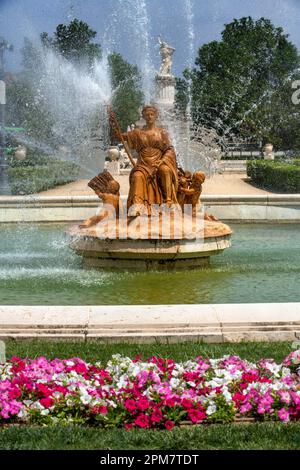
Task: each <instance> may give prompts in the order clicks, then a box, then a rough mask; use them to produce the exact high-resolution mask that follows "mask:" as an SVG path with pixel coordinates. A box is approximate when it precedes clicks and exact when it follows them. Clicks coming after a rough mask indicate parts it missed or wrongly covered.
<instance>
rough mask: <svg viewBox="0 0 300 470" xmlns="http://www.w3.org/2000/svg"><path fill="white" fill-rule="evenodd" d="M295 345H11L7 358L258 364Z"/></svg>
mask: <svg viewBox="0 0 300 470" xmlns="http://www.w3.org/2000/svg"><path fill="white" fill-rule="evenodd" d="M291 350H292V348H291V343H290V342H285V343H236V344H233V343H223V344H204V343H193V342H187V343H176V344H158V343H156V344H99V342H97V341H90V342H87V343H83V342H78V341H41V340H33V341H8V342H7V343H6V354H7V358H9V357H11V356H12V355H16V356H20V357H26V356H28V357H33V358H34V357H37V356H46V357H47V358H54V357H59V358H66V357H74V356H79V357H81V358H82V359H84V360H86V361H89V362H94V361H99V360H101V361H103V362H104V363H106V361H107V360H108V359H110V357H111V355H112V354H116V353H119V354H121V355H124V356H129V357H131V358H133V357H134V356H136V355H138V354H140V355H141V356H142V358H143V359H147V358H148V357H151V356H153V355H158V356H161V357H165V358H167V357H168V358H172V359H174V360H176V361H185V360H187V359H191V358H195V357H196V356H200V355H203V356H206V357H215V358H218V357H221V356H223V355H224V354H235V355H238V356H240V357H242V358H243V359H248V360H250V361H256V360H258V359H261V358H263V357H265V358H273V359H275V360H276V361H278V362H280V361H282V359H283V358H284V357H285V356H287V355H288V354H289V353H290V352H291Z"/></svg>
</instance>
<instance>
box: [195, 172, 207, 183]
mask: <svg viewBox="0 0 300 470" xmlns="http://www.w3.org/2000/svg"><path fill="white" fill-rule="evenodd" d="M204 181H205V173H203V171H195V173H193V179H192V183H193V184H196V185H197V184H202V183H204Z"/></svg>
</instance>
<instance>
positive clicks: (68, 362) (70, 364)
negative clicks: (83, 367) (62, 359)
mask: <svg viewBox="0 0 300 470" xmlns="http://www.w3.org/2000/svg"><path fill="white" fill-rule="evenodd" d="M66 365H67V366H74V365H75V362H73V361H66Z"/></svg>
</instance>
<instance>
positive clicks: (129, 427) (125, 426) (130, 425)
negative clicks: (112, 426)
mask: <svg viewBox="0 0 300 470" xmlns="http://www.w3.org/2000/svg"><path fill="white" fill-rule="evenodd" d="M124 428H125V429H126V431H129V429H132V428H133V424H132V423H125V424H124Z"/></svg>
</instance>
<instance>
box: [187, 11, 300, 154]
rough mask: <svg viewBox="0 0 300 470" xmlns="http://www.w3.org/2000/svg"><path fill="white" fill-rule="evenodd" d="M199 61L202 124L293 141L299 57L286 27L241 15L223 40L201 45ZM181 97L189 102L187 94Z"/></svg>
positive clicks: (196, 84)
mask: <svg viewBox="0 0 300 470" xmlns="http://www.w3.org/2000/svg"><path fill="white" fill-rule="evenodd" d="M195 65H196V67H195V68H194V69H193V70H192V71H191V82H192V103H193V117H194V120H195V121H196V122H197V123H200V122H202V123H206V124H208V125H211V126H212V127H215V128H216V129H217V130H218V133H219V134H221V135H222V134H223V135H224V134H226V133H227V134H228V135H229V134H230V133H233V134H238V135H240V136H244V137H248V136H255V137H256V138H258V139H262V140H268V139H271V140H272V141H273V142H274V143H275V141H276V143H277V144H278V145H281V146H288V145H291V144H292V142H291V139H288V141H287V135H286V132H285V130H284V125H285V123H284V122H283V120H285V118H286V117H288V116H289V115H291V114H293V116H294V117H293V119H292V121H294V122H296V121H295V120H294V118H295V112H296V110H295V109H292V108H293V107H294V108H295V106H293V105H292V103H291V94H292V93H291V83H292V81H293V80H294V79H295V77H296V76H297V68H298V66H299V56H298V52H297V49H296V47H295V46H294V45H293V44H292V43H291V42H290V41H289V40H288V35H287V34H284V32H283V29H282V28H276V27H274V25H273V24H272V23H271V21H270V20H268V19H265V18H260V19H259V20H257V21H255V20H254V19H252V18H251V17H244V18H241V19H239V20H237V19H235V20H234V21H233V22H232V23H229V24H227V25H225V29H224V31H223V32H222V37H221V40H220V41H212V42H210V43H208V44H204V45H203V46H202V47H201V48H200V49H199V51H198V55H197V58H196V61H195ZM181 90H182V84H181ZM178 98H179V101H180V100H181V103H182V105H183V106H184V99H186V98H185V97H184V95H183V96H181V97H180V95H178ZM282 105H284V106H283V112H282ZM296 114H298V115H297V120H298V122H299V112H298V113H296ZM289 121H290V122H289V128H291V127H293V124H292V122H291V119H289ZM279 123H281V124H280V126H283V127H280V126H279Z"/></svg>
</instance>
